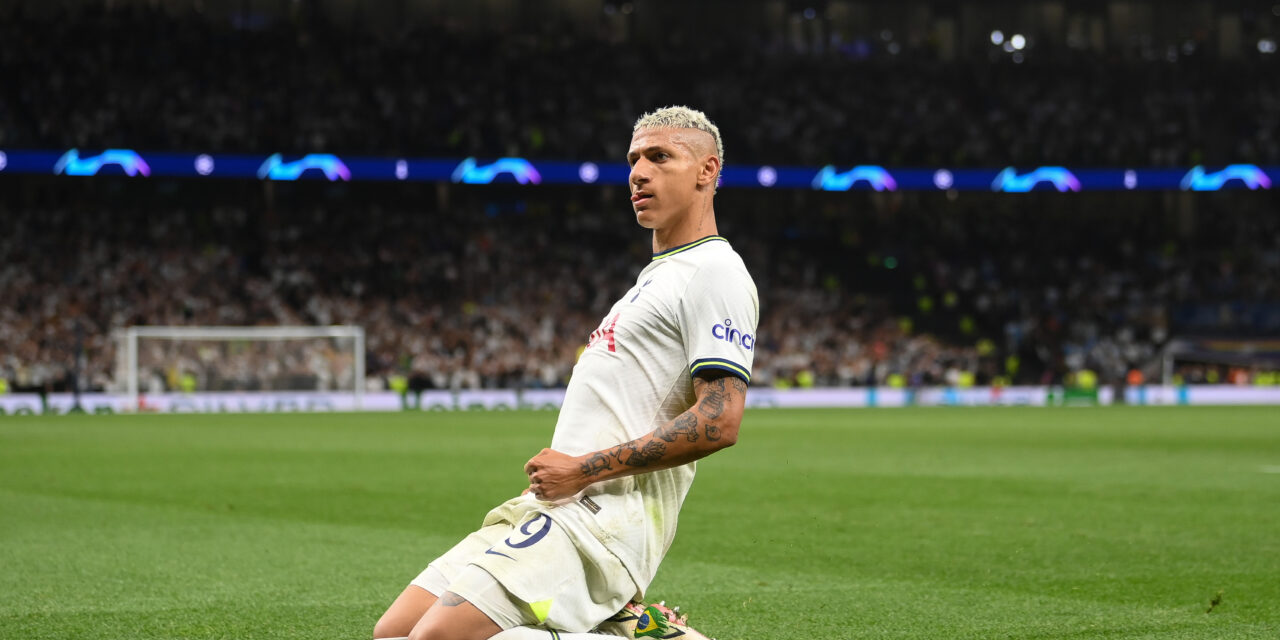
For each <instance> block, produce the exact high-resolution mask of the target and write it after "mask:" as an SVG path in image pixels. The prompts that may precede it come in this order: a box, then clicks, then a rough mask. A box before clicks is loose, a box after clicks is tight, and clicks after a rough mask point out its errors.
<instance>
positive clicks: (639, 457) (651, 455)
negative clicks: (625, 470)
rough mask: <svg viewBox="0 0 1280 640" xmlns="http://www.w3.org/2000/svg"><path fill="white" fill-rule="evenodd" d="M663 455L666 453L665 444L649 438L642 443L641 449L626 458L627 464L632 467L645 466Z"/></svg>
mask: <svg viewBox="0 0 1280 640" xmlns="http://www.w3.org/2000/svg"><path fill="white" fill-rule="evenodd" d="M665 455H667V445H665V444H662V443H661V442H658V441H657V440H650V441H648V442H646V443H644V448H643V449H641V450H639V451H637V452H635V453H633V454H631V457H630V458H627V464H629V465H631V466H633V467H647V466H649V463H650V462H654V461H656V460H661V459H662V456H665Z"/></svg>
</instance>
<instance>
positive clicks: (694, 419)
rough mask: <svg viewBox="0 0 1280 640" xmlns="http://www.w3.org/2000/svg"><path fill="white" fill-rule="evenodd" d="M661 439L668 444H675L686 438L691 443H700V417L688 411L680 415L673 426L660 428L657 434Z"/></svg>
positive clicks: (673, 422)
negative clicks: (681, 437) (682, 437)
mask: <svg viewBox="0 0 1280 640" xmlns="http://www.w3.org/2000/svg"><path fill="white" fill-rule="evenodd" d="M655 435H657V436H658V437H659V438H662V439H663V440H666V441H667V442H675V441H676V440H679V439H680V436H682V435H683V436H684V437H685V439H686V440H688V441H689V442H697V441H698V416H695V415H693V414H692V413H690V412H688V411H686V412H684V413H682V414H680V416H679V417H677V418H676V419H675V420H672V421H671V424H668V425H663V426H661V427H659V428H658V431H657V433H656V434H655Z"/></svg>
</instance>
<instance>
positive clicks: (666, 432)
mask: <svg viewBox="0 0 1280 640" xmlns="http://www.w3.org/2000/svg"><path fill="white" fill-rule="evenodd" d="M693 392H694V395H695V396H696V397H697V400H696V401H695V402H694V404H693V407H691V408H690V409H689V410H687V411H685V412H684V413H682V414H680V415H678V416H676V418H675V419H674V420H672V421H671V422H668V423H666V424H664V425H662V426H661V427H658V428H657V429H654V430H653V431H652V432H651V433H647V434H645V435H643V436H640V437H639V438H636V439H635V440H632V441H630V442H624V443H622V444H620V445H617V446H615V447H610V448H608V449H602V450H600V451H595V452H592V453H588V454H586V455H581V456H570V455H567V454H564V453H560V452H559V451H554V450H551V449H543V450H542V452H541V453H539V454H538V455H536V456H534V457H533V459H531V460H529V462H528V463H526V464H525V466H524V471H525V473H527V474H528V475H529V486H530V487H531V489H532V490H533V493H534V495H536V496H537V497H539V498H541V499H543V500H557V499H560V498H567V497H569V496H572V495H574V494H576V493H578V492H579V491H581V490H583V489H585V488H586V487H587V485H590V484H591V483H593V482H599V481H601V480H609V479H611V478H621V477H624V476H631V475H636V474H638V473H647V472H649V471H657V470H659V469H669V468H671V467H678V466H680V465H682V464H686V463H689V462H693V461H694V460H697V459H699V458H705V457H706V456H709V455H711V454H713V453H715V452H716V451H719V450H721V449H723V448H725V447H729V446H733V444H734V443H735V442H737V441H738V426H739V425H740V424H741V423H742V410H743V407H744V406H746V401H747V383H746V382H743V381H742V380H741V379H740V378H737V377H735V376H732V375H729V374H727V373H724V374H723V375H721V376H720V377H716V378H712V379H703V378H694V379H693Z"/></svg>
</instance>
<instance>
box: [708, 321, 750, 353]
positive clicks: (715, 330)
mask: <svg viewBox="0 0 1280 640" xmlns="http://www.w3.org/2000/svg"><path fill="white" fill-rule="evenodd" d="M711 337H713V338H715V339H716V340H724V341H725V342H728V343H731V344H735V345H738V346H739V347H742V348H743V349H746V350H747V351H752V350H754V349H755V348H756V337H755V336H754V335H752V334H750V333H747V332H745V331H740V330H738V329H737V328H735V327H734V326H733V321H732V320H730V319H728V318H725V319H724V323H723V324H717V325H715V326H714V327H711Z"/></svg>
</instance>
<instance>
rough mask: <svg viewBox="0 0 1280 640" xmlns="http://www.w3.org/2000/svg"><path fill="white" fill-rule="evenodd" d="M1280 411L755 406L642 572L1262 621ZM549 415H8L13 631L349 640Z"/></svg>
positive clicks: (779, 608) (1275, 510)
mask: <svg viewBox="0 0 1280 640" xmlns="http://www.w3.org/2000/svg"><path fill="white" fill-rule="evenodd" d="M1278 414H1280V410H1277V409H1275V408H1230V409H1227V408H1107V409H1014V408H1002V409H927V410H926V409H921V410H855V411H783V410H772V411H770V410H759V411H752V412H750V413H749V414H748V416H747V419H746V422H745V424H744V427H743V428H744V431H743V433H742V436H741V438H740V441H739V444H738V446H737V447H735V448H733V449H730V450H728V451H725V452H723V453H721V454H718V455H716V456H715V457H713V458H711V459H709V460H707V461H706V462H705V463H704V464H703V466H702V468H701V469H700V473H699V477H698V481H697V482H696V483H695V485H694V488H693V492H692V493H691V495H690V497H689V500H688V502H687V503H686V506H685V511H684V514H683V516H682V517H681V521H680V533H679V535H678V536H677V539H676V543H675V545H674V547H673V548H672V550H671V553H670V554H669V555H668V557H667V561H666V562H665V564H664V565H663V568H662V570H661V571H660V572H659V574H658V578H657V581H656V582H655V584H654V586H653V589H652V592H651V593H652V595H654V596H657V597H661V598H666V599H668V600H672V601H676V602H678V603H682V604H684V606H685V607H686V608H687V609H690V610H692V611H694V612H695V615H694V620H693V621H694V623H695V626H697V627H699V628H702V629H703V630H705V631H706V632H708V633H709V634H710V635H714V636H717V637H719V638H721V640H726V639H727V640H737V639H741V640H773V639H779V640H790V639H795V640H800V639H803V640H814V639H828V638H930V639H933V638H946V639H950V638H1206V639H1209V638H1212V639H1219V638H1277V637H1280V473H1276V471H1280V416H1278ZM554 417H555V416H554V414H552V413H547V412H541V413H535V412H528V413H520V412H512V413H489V414H482V413H447V414H446V413H417V414H389V415H378V414H364V415H207V416H161V415H151V416H79V417H76V416H61V417H29V418H0V638H5V639H22V640H27V639H36V638H50V639H55V638H56V639H58V640H69V639H72V638H95V639H97V638H107V639H111V638H119V639H121V640H124V639H128V640H137V639H140V638H227V639H236V640H243V639H259V638H298V639H302V638H306V639H308V640H311V639H317V638H322V639H347V638H350V639H358V638H366V637H368V635H369V634H370V632H371V629H372V626H373V622H374V621H375V620H376V618H377V617H378V615H379V614H380V613H381V611H382V610H383V609H384V608H385V607H386V605H387V604H388V603H389V602H390V600H391V599H392V598H393V597H394V596H395V595H396V594H397V593H398V592H399V591H400V589H401V588H403V586H404V584H405V583H406V582H407V581H408V580H409V579H410V578H412V577H413V576H414V575H415V574H416V573H417V572H418V571H419V570H420V569H421V568H422V567H423V565H425V563H426V562H427V561H429V560H430V559H431V558H433V557H434V556H435V555H437V554H438V553H440V552H442V551H444V550H445V549H446V548H447V547H448V546H449V545H450V544H452V543H453V542H455V541H456V540H457V539H459V538H461V537H462V536H463V535H465V534H466V533H467V532H469V531H470V530H471V529H473V528H475V526H476V525H477V524H478V523H479V520H480V518H481V517H482V516H483V514H484V512H485V511H486V510H487V509H488V508H489V507H490V506H491V505H493V504H496V503H498V502H499V501H501V500H502V499H504V498H506V497H508V496H510V495H513V494H515V493H517V492H519V491H520V489H521V488H523V486H524V484H523V478H524V476H523V474H522V472H521V467H522V464H523V462H524V461H525V460H526V459H527V458H529V457H530V456H531V455H533V454H534V453H536V452H537V451H538V450H539V449H540V448H541V447H542V446H544V445H545V443H546V442H547V441H548V439H549V437H550V433H551V427H552V424H553V422H554ZM1211 600H1218V601H1219V603H1218V604H1217V605H1216V606H1215V607H1213V609H1212V611H1208V612H1207V610H1208V609H1209V608H1210V601H1211Z"/></svg>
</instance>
